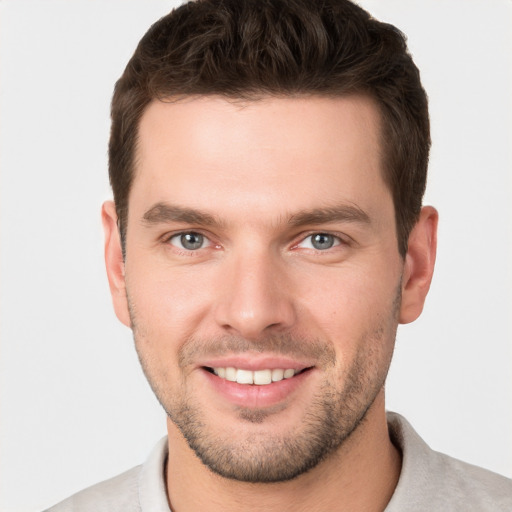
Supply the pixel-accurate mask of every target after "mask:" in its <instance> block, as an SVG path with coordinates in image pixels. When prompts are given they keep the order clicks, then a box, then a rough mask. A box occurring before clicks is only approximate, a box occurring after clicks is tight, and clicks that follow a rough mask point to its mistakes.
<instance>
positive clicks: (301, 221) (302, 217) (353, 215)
mask: <svg viewBox="0 0 512 512" xmlns="http://www.w3.org/2000/svg"><path fill="white" fill-rule="evenodd" d="M329 222H354V223H358V224H371V220H370V217H369V215H368V214H367V213H366V212H365V211H364V210H361V208H359V207H358V206H355V205H345V204H344V205H340V206H335V207H331V208H315V209H313V210H307V211H303V212H299V213H296V214H294V215H292V216H291V217H290V220H289V221H288V223H289V224H291V225H292V226H294V227H298V226H304V225H307V224H326V223H329Z"/></svg>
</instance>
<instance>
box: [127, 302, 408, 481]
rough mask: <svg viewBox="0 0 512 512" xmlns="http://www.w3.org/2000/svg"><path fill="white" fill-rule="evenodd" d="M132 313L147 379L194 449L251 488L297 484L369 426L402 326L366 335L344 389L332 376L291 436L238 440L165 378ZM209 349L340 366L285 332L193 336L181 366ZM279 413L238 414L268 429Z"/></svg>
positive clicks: (324, 347) (321, 349)
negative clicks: (261, 336)
mask: <svg viewBox="0 0 512 512" xmlns="http://www.w3.org/2000/svg"><path fill="white" fill-rule="evenodd" d="M399 303H400V295H399V294H398V295H397V297H395V301H394V304H393V307H394V309H395V312H394V313H395V315H394V316H396V308H397V304H398V305H399ZM130 314H131V318H132V328H133V332H134V338H135V345H136V348H137V353H138V356H139V360H140V362H141V365H142V368H143V370H144V373H145V375H146V378H147V379H148V382H149V383H150V385H151V387H152V389H153V391H154V393H155V395H156V397H157V398H158V400H159V402H160V404H161V405H162V407H163V408H164V410H165V412H166V413H167V415H168V417H169V418H170V419H171V421H172V422H173V423H174V424H175V425H176V426H177V428H178V429H179V431H180V432H181V434H182V435H183V437H184V438H185V440H186V441H187V443H188V445H189V447H190V448H191V449H192V450H193V451H194V452H195V454H196V455H197V457H198V458H199V459H200V460H201V462H202V463H203V464H204V465H205V466H207V467H208V468H210V470H212V471H213V472H214V473H216V474H218V475H220V476H222V477H225V478H228V479H232V480H237V481H241V482H249V483H271V482H284V481H288V480H292V479H294V478H296V477H298V476H299V475H302V474H304V473H306V472H307V471H309V470H310V469H312V468H314V467H315V466H317V465H318V464H319V463H320V462H322V461H323V460H325V459H326V458H327V457H329V456H330V455H331V454H333V453H335V452H336V451H337V450H339V448H340V447H341V446H342V445H343V444H344V442H345V441H346V440H347V439H348V438H349V437H350V436H351V434H352V433H353V432H355V431H356V430H357V429H358V427H359V426H360V425H361V424H362V423H363V422H364V419H365V417H366V414H367V412H368V410H369V409H370V408H371V406H372V404H373V403H374V401H375V399H376V397H377V395H378V394H379V392H380V391H381V390H382V388H383V386H384V382H385V379H386V376H387V372H388V369H389V364H390V362H391V355H392V348H391V350H389V349H387V348H386V347H389V345H390V344H391V346H392V345H393V343H394V338H395V335H396V321H395V318H391V317H388V318H387V319H385V321H381V323H380V324H379V325H378V326H377V327H375V326H374V328H373V330H371V331H370V332H367V333H365V334H364V335H363V337H362V338H363V339H362V341H361V343H360V344H359V346H360V350H359V352H358V353H357V355H356V357H355V359H354V361H353V362H352V365H351V367H350V368H348V369H346V371H345V375H344V376H343V377H344V378H342V379H340V382H343V384H342V385H340V384H339V383H337V382H336V379H335V378H334V377H335V376H332V375H331V377H330V378H326V379H325V380H324V382H323V384H322V385H321V387H320V389H319V391H318V392H317V393H316V394H315V396H314V398H313V399H312V400H311V403H310V404H309V406H308V407H307V410H306V411H305V413H304V416H303V419H302V421H301V422H300V424H299V425H297V426H296V427H295V428H294V429H293V431H288V432H287V433H286V434H281V435H277V434H270V433H268V432H265V430H264V429H263V430H262V429H254V431H253V432H252V433H247V434H244V435H243V436H240V437H237V438H235V436H232V435H230V429H229V428H227V429H226V430H225V431H223V432H215V431H214V429H212V428H211V426H210V425H209V424H208V418H207V417H205V415H204V414H203V408H202V407H201V404H200V403H199V401H198V400H197V399H196V398H195V397H194V396H193V393H189V392H188V390H187V388H186V384H185V380H183V379H182V381H181V386H180V389H178V390H176V389H174V390H173V391H172V392H171V391H170V389H169V388H168V387H167V386H166V383H165V378H162V377H161V376H162V375H165V374H166V373H167V371H165V370H163V371H161V372H158V370H157V369H156V367H155V366H156V365H155V360H154V359H153V358H151V357H148V355H147V354H146V353H145V351H144V350H143V349H142V346H143V345H144V344H145V339H144V338H145V336H144V335H143V333H142V331H143V329H139V325H138V323H137V322H136V315H135V313H134V308H133V307H130ZM390 320H392V321H391V322H390ZM390 337H392V339H390ZM205 347H216V348H215V354H216V355H222V353H223V351H224V352H229V351H231V352H235V353H237V352H238V353H239V352H244V351H247V350H252V351H256V352H265V351H267V352H268V353H282V354H286V355H288V356H292V357H293V356H294V355H295V356H297V355H304V353H305V352H306V353H307V355H309V356H311V355H312V354H314V355H315V357H317V360H318V361H319V362H320V365H319V366H320V367H321V368H322V369H323V370H326V369H327V370H328V369H329V368H330V367H334V366H335V364H336V355H335V352H334V349H333V348H332V346H331V345H330V344H329V343H327V342H325V341H320V340H304V339H298V338H297V337H295V336H291V335H280V336H277V337H270V338H266V339H265V340H258V341H257V342H251V341H248V340H244V339H239V338H233V337H223V338H220V339H217V340H208V341H204V340H195V339H191V340H188V341H187V342H186V343H185V344H184V345H183V348H182V350H181V352H180V367H182V368H183V367H185V366H186V363H187V361H188V360H190V359H191V358H193V357H194V354H195V353H197V352H204V350H205ZM206 350H207V349H206ZM386 350H387V352H386ZM383 354H384V355H383ZM274 413H276V411H274V410H272V409H271V410H266V409H249V408H240V409H239V411H238V416H239V419H240V420H242V421H243V422H246V423H247V425H249V424H258V425H262V424H263V425H264V424H265V421H271V420H272V416H273V415H274ZM277 414H278V412H277ZM227 427H229V425H228V426H227ZM247 430H249V431H250V430H251V429H250V428H249V429H247Z"/></svg>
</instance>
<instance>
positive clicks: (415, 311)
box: [399, 206, 438, 324]
mask: <svg viewBox="0 0 512 512" xmlns="http://www.w3.org/2000/svg"><path fill="white" fill-rule="evenodd" d="M437 220H438V213H437V210H436V209H435V208H433V207H432V206H425V207H423V208H422V210H421V213H420V218H419V220H418V222H417V223H416V225H415V226H414V228H413V229H412V231H411V234H410V235H409V245H408V249H407V254H406V255H405V264H404V273H403V278H402V305H401V307H400V319H399V320H400V323H402V324H408V323H409V322H413V321H414V320H416V319H417V318H418V317H419V316H420V314H421V312H422V310H423V305H424V303H425V298H426V296H427V293H428V290H429V288H430V282H431V281H432V274H433V272H434V264H435V261H436V249H437Z"/></svg>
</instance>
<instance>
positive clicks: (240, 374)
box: [213, 366, 298, 386]
mask: <svg viewBox="0 0 512 512" xmlns="http://www.w3.org/2000/svg"><path fill="white" fill-rule="evenodd" d="M213 373H215V375H218V376H219V377H221V378H222V379H226V380H229V381H231V382H238V384H257V385H258V386H263V385H265V384H270V383H272V382H278V381H280V380H283V379H290V378H291V377H293V376H294V375H295V374H296V373H298V372H297V371H295V370H293V369H291V368H290V369H287V370H283V369H280V368H276V369H274V370H257V371H255V372H252V371H251V370H239V369H238V368H233V367H231V366H230V367H228V368H214V369H213Z"/></svg>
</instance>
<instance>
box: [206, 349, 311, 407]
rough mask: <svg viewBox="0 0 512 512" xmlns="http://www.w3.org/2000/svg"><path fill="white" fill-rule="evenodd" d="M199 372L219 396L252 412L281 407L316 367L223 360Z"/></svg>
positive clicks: (286, 361)
mask: <svg viewBox="0 0 512 512" xmlns="http://www.w3.org/2000/svg"><path fill="white" fill-rule="evenodd" d="M199 369H200V370H201V371H202V374H203V375H204V377H205V378H206V379H207V381H208V382H209V384H210V386H211V387H212V388H213V390H214V392H215V393H216V394H217V395H218V396H220V397H221V398H223V399H224V400H227V401H228V402H230V403H232V404H233V405H237V406H240V407H249V408H264V407H270V406H273V405H276V404H279V403H280V402H282V401H283V400H285V399H286V398H288V397H289V396H290V395H291V394H292V393H294V392H295V391H296V390H297V388H298V387H300V386H301V385H302V384H303V383H304V381H305V380H307V379H308V377H309V376H310V375H311V374H312V373H313V372H312V370H313V365H309V364H304V363H299V362H297V361H294V360H292V359H288V358H281V357H279V358H263V359H258V358H256V359H253V358H251V359H248V358H246V357H230V358H221V359H218V360H210V361H208V363H207V364H204V365H201V367H200V368H199ZM226 372H227V375H226ZM292 372H293V373H292ZM285 373H286V377H285ZM226 377H227V378H226ZM269 377H270V382H269ZM237 381H238V382H237ZM255 381H256V383H255Z"/></svg>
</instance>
